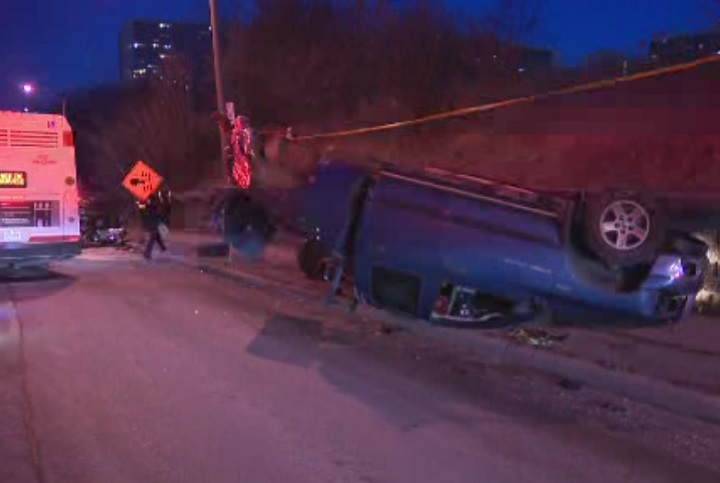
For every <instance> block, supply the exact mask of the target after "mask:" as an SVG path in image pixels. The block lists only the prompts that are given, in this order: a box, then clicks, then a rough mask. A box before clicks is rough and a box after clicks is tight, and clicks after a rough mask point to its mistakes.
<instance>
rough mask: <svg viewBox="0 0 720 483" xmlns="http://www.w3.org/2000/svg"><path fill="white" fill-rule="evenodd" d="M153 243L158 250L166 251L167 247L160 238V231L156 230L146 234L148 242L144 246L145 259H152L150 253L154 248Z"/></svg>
mask: <svg viewBox="0 0 720 483" xmlns="http://www.w3.org/2000/svg"><path fill="white" fill-rule="evenodd" d="M155 243H157V244H158V246H159V247H160V250H162V251H166V250H167V247H166V246H165V242H164V241H163V239H162V237H161V236H160V231H159V230H158V229H157V228H156V229H154V230H152V231H150V232H149V233H148V240H147V244H146V245H145V254H144V255H145V258H148V259H149V258H152V252H153V248H155Z"/></svg>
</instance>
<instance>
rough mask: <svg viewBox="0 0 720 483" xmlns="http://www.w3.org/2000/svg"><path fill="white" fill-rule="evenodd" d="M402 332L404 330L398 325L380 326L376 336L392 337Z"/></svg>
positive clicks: (376, 330)
mask: <svg viewBox="0 0 720 483" xmlns="http://www.w3.org/2000/svg"><path fill="white" fill-rule="evenodd" d="M400 331H402V329H401V328H400V327H398V326H396V325H390V324H380V325H379V326H378V327H377V328H376V329H375V335H392V334H394V333H396V332H400Z"/></svg>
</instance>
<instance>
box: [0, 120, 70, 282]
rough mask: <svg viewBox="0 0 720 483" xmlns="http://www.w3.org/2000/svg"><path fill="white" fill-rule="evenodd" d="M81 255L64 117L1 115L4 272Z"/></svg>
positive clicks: (0, 263) (0, 255) (0, 253)
mask: <svg viewBox="0 0 720 483" xmlns="http://www.w3.org/2000/svg"><path fill="white" fill-rule="evenodd" d="M79 253H80V213H79V196H78V189H77V168H76V166H75V143H74V138H73V132H72V129H71V127H70V124H69V123H68V122H67V120H66V119H65V118H64V117H63V116H59V115H54V114H34V113H18V112H4V111H0V269H8V268H10V269H12V268H21V267H24V266H28V265H45V264H47V263H48V262H50V261H51V260H62V259H67V258H72V257H74V256H76V255H78V254H79Z"/></svg>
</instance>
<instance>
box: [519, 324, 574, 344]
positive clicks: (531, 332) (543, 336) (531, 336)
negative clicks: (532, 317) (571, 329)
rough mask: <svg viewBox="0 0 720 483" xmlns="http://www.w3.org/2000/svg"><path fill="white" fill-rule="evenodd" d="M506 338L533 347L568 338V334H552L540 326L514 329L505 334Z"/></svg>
mask: <svg viewBox="0 0 720 483" xmlns="http://www.w3.org/2000/svg"><path fill="white" fill-rule="evenodd" d="M507 338H508V339H510V340H512V341H514V342H518V343H521V344H527V345H531V346H533V347H549V346H551V345H553V344H556V343H558V342H562V341H564V340H565V339H567V338H568V334H554V333H552V332H550V331H548V330H545V329H540V328H526V329H514V330H512V331H510V332H508V334H507Z"/></svg>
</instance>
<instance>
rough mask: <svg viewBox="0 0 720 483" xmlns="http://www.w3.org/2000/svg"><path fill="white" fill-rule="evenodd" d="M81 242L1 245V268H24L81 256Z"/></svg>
mask: <svg viewBox="0 0 720 483" xmlns="http://www.w3.org/2000/svg"><path fill="white" fill-rule="evenodd" d="M80 250H81V247H80V242H61V243H0V266H2V267H8V266H23V265H32V264H36V263H44V262H49V261H51V260H65V259H68V258H73V257H76V256H77V255H80Z"/></svg>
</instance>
